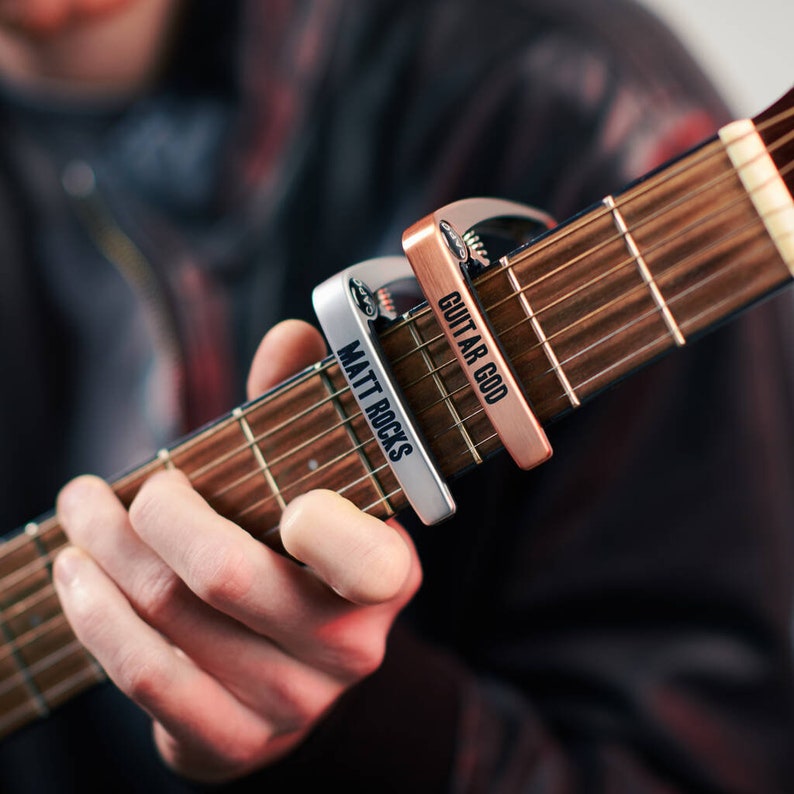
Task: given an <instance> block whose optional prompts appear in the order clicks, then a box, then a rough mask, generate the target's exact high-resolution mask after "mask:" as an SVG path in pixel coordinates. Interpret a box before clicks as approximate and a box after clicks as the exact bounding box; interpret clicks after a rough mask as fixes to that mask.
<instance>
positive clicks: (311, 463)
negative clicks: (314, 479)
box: [307, 458, 320, 471]
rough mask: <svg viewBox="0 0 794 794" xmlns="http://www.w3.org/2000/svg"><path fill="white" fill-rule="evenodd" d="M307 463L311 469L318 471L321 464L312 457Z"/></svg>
mask: <svg viewBox="0 0 794 794" xmlns="http://www.w3.org/2000/svg"><path fill="white" fill-rule="evenodd" d="M307 465H308V466H309V471H317V468H318V467H319V465H320V464H319V463H318V462H317V461H316V460H315V459H314V458H311V460H309V463H308V464H307Z"/></svg>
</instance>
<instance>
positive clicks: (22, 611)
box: [0, 263, 739, 691]
mask: <svg viewBox="0 0 794 794" xmlns="http://www.w3.org/2000/svg"><path fill="white" fill-rule="evenodd" d="M738 266H739V264H738V263H737V264H733V265H731V267H738ZM695 286H696V287H697V286H700V282H698V284H697V285H695ZM726 300H728V301H729V300H730V298H728V299H726ZM713 310H714V306H710V307H709V309H707V310H706V311H707V312H709V311H713ZM665 338H666V337H665V336H661V337H657V340H654V341H652V342H650V343H649V344H648V345H646V346H645V347H644V348H642V349H641V350H640V351H637V350H635V351H633V352H632V354H631V355H630V356H629V357H628V358H630V357H632V356H636V355H638V354H639V353H641V352H642V350H644V349H647V348H652V347H653V346H654V344H655V343H656V341H659V340H661V339H665ZM621 363H622V361H621V362H616V363H615V364H613V366H618V365H619V364H621ZM604 371H606V370H603V371H602V372H604ZM582 385H583V384H581V383H580V384H577V388H581V386H582ZM395 493H397V492H395ZM380 501H381V500H378V501H376V502H375V503H373V505H370V506H367V507H365V508H364V509H365V510H368V509H371V508H372V507H373V506H374V505H376V504H378V502H380ZM51 557H52V555H50V559H51ZM40 569H41V566H39V570H40ZM50 586H51V585H50ZM24 612H25V610H24V609H22V610H20V611H19V614H18V615H16V617H15V619H17V620H18V619H19V618H20V617H21V616H22V615H24ZM23 637H24V635H21V636H20V637H19V638H17V639H18V641H19V640H22V639H23ZM33 641H35V639H34V640H33ZM20 644H21V645H22V647H24V643H20ZM17 647H19V646H17ZM45 658H46V657H45ZM40 661H42V660H40ZM0 691H2V690H0Z"/></svg>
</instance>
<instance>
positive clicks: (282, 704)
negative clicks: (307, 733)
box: [268, 675, 337, 733]
mask: <svg viewBox="0 0 794 794" xmlns="http://www.w3.org/2000/svg"><path fill="white" fill-rule="evenodd" d="M269 687H270V692H269V696H268V697H269V700H270V702H271V705H272V707H273V710H274V712H275V713H276V714H277V715H278V723H279V733H290V732H292V731H296V730H301V729H302V728H305V727H306V726H307V725H309V724H311V723H312V722H314V721H315V720H316V719H317V717H318V716H319V715H320V714H322V713H323V712H325V710H326V709H327V708H328V706H330V705H331V703H332V702H333V701H334V700H335V698H336V696H337V691H336V689H333V690H331V689H330V688H329V686H328V684H327V682H325V681H321V680H320V679H319V678H317V677H316V676H312V677H311V678H309V677H307V676H293V675H282V676H275V677H274V678H273V679H272V680H271V682H270V683H269Z"/></svg>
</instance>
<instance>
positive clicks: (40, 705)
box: [0, 619, 50, 717]
mask: <svg viewBox="0 0 794 794" xmlns="http://www.w3.org/2000/svg"><path fill="white" fill-rule="evenodd" d="M0 635H2V637H3V642H4V645H5V647H6V648H7V649H8V652H9V654H8V658H9V659H10V660H11V661H12V662H13V664H14V665H15V666H16V668H17V673H16V675H18V676H19V677H20V680H21V683H22V686H23V688H24V689H25V690H26V692H27V694H28V704H29V705H30V704H32V705H33V706H34V708H35V710H36V713H37V714H38V716H39V717H47V716H49V714H50V707H49V704H48V703H47V701H46V700H45V698H44V695H43V694H42V692H41V690H40V689H39V688H38V686H37V685H36V682H35V680H34V679H33V676H32V675H31V673H30V670H29V669H28V666H27V665H26V664H25V660H24V658H23V657H22V655H21V653H20V649H19V648H18V646H17V643H16V640H15V638H14V635H13V633H12V632H11V630H10V629H9V628H8V626H7V624H6V621H5V619H0Z"/></svg>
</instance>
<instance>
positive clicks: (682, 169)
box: [208, 113, 792, 476]
mask: <svg viewBox="0 0 794 794" xmlns="http://www.w3.org/2000/svg"><path fill="white" fill-rule="evenodd" d="M790 115H792V114H791V113H784V114H780V115H778V116H776V117H774V118H773V119H771V120H770V121H769V122H767V124H766V125H761V126H760V127H759V129H761V128H762V127H766V126H769V125H770V124H772V123H777V122H779V121H780V119H781V118H787V117H788V116H790ZM722 151H723V150H722V149H720V150H718V152H716V153H709V154H707V155H703V156H702V157H701V159H707V158H708V157H714V156H716V155H717V154H720V153H722ZM691 165H692V164H691V162H690V163H687V164H686V165H680V166H678V170H677V171H676V170H675V169H674V171H673V173H672V175H670V174H667V175H665V180H664V181H668V180H669V179H670V178H672V176H675V175H677V173H680V172H685V171H686V170H687V169H688V168H690V167H691ZM731 176H732V172H729V173H728V174H727V176H726V175H721V176H720V178H719V179H718V180H716V181H717V182H719V181H721V180H722V179H724V178H730V177H731ZM664 181H663V182H664ZM663 182H662V183H660V184H663ZM712 182H714V180H712ZM712 186H713V185H712V184H710V185H708V186H707V187H706V188H701V189H700V190H699V191H696V193H699V192H703V191H704V190H706V189H708V188H710V187H712ZM651 187H652V186H648V187H647V188H645V190H646V191H647V190H650V189H651ZM690 198H691V196H690ZM682 200H685V199H679V200H678V201H677V202H674V203H673V205H671V206H677V205H678V204H680V202H681V201H682ZM665 209H666V208H663V209H662V210H659V211H657V213H655V215H654V216H652V219H653V218H656V217H657V216H659V215H661V214H663V212H664V211H665ZM606 214H609V211H606V212H601V214H600V217H604V216H605V215H606ZM620 240H621V235H616V236H615V237H614V238H613V241H620ZM594 250H597V247H596V249H591V251H588V252H585V253H584V254H582V255H581V256H586V255H590V254H591V253H592V252H593V251H594ZM570 264H571V263H569V265H570ZM623 265H625V266H629V267H631V266H632V265H634V260H633V259H627V260H625V262H624V263H621V266H623ZM549 275H550V274H547V275H546V276H545V277H548V276H549ZM606 275H608V274H606ZM606 275H605V276H603V277H606ZM545 277H544V278H545ZM536 283H538V282H535V283H534V284H536ZM534 284H530V285H527V286H525V287H524V288H523V289H522V292H523V291H524V290H526V289H529V288H531V287H532V286H534ZM643 288H644V285H639V287H638V289H639V290H642V289H643ZM516 294H519V293H516ZM569 296H570V294H569ZM569 296H563V297H562V298H560V299H559V300H558V302H561V301H562V300H564V299H565V298H566V297H569ZM512 297H515V296H509V298H507V299H504V300H509V299H510V298H512ZM549 308H550V307H543V308H542V309H539V310H538V311H537V312H536V316H539V315H540V314H542V313H543V312H544V311H547V310H548V309H549ZM492 309H493V307H489V308H488V309H487V311H491V310H492ZM564 330H565V329H561V330H560V331H559V332H558V333H562V332H563V331H564ZM429 341H433V340H429ZM528 352H531V351H528ZM345 391H346V389H341V390H340V391H339V392H337V393H336V394H333V395H330V396H329V397H328V398H327V401H329V402H330V401H332V400H334V399H337V398H338V397H339V396H340V395H341V394H343V393H344V392H345ZM317 407H319V404H318V406H317ZM313 410H314V407H312V406H310V407H309V408H308V409H307V410H306V411H305V412H304V413H306V412H311V411H313ZM352 418H355V417H350V419H352ZM283 424H286V423H283ZM283 424H282V427H283ZM280 429H282V428H281V427H278V428H275V429H273V430H270V431H268V432H266V433H264V434H262V435H261V436H259V437H257V438H256V439H255V442H256V443H261V442H262V441H264V440H265V438H267V437H268V436H270V435H273V434H275V433H276V432H278V431H279V430H280ZM247 448H248V445H242V446H241V447H240V448H239V451H241V452H243V451H245V450H246V449H247ZM233 454H234V452H230V453H228V454H227V455H226V456H224V458H228V457H229V456H231V455H233ZM208 468H211V464H208ZM255 474H256V473H255V472H254V473H252V476H255Z"/></svg>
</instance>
